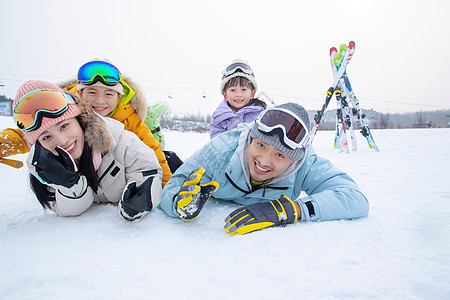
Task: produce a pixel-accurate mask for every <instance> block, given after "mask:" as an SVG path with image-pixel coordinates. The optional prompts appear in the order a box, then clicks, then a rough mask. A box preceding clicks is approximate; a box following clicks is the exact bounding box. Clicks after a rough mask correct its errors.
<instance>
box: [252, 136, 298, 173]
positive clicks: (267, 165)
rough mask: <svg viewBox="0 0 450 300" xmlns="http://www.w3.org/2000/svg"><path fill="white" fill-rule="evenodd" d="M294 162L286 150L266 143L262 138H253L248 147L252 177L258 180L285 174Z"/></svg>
mask: <svg viewBox="0 0 450 300" xmlns="http://www.w3.org/2000/svg"><path fill="white" fill-rule="evenodd" d="M293 162H294V160H293V159H292V158H290V157H289V156H288V155H287V154H285V153H284V152H282V151H280V150H278V149H276V148H275V147H273V146H270V145H268V144H266V143H264V142H263V141H261V140H258V139H253V140H252V142H251V143H250V147H249V149H248V163H249V168H250V177H251V178H252V179H254V180H256V181H260V182H261V181H266V180H267V179H270V178H274V177H276V176H278V175H281V174H283V173H284V172H285V171H286V170H287V168H289V166H290V165H291V164H292V163H293Z"/></svg>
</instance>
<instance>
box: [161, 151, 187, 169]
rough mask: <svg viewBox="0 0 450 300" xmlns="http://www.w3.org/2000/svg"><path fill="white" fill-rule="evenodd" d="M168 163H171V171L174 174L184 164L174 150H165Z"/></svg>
mask: <svg viewBox="0 0 450 300" xmlns="http://www.w3.org/2000/svg"><path fill="white" fill-rule="evenodd" d="M163 152H164V155H165V156H166V160H167V163H168V164H169V168H170V172H171V173H172V174H173V173H175V171H176V170H177V169H178V168H179V167H180V166H181V165H182V164H183V161H182V160H181V158H179V157H178V155H177V154H176V153H175V152H173V151H167V150H164V151H163Z"/></svg>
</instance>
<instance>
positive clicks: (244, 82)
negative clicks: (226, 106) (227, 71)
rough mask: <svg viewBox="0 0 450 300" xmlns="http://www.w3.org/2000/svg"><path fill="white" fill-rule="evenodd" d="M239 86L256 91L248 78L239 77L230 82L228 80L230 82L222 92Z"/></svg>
mask: <svg viewBox="0 0 450 300" xmlns="http://www.w3.org/2000/svg"><path fill="white" fill-rule="evenodd" d="M237 85H240V86H246V87H248V88H249V89H252V91H253V90H254V89H255V87H254V86H253V83H252V82H251V81H250V80H248V79H247V78H245V77H242V76H237V77H233V78H231V79H230V80H228V82H227V83H226V84H225V86H224V87H223V91H222V92H225V91H226V90H227V89H228V88H229V87H231V86H237Z"/></svg>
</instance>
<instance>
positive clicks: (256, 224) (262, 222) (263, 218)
mask: <svg viewBox="0 0 450 300" xmlns="http://www.w3.org/2000/svg"><path fill="white" fill-rule="evenodd" d="M298 217H299V212H298V210H297V207H296V205H295V203H294V202H293V201H292V200H291V199H289V198H288V197H286V196H281V197H280V198H279V199H277V200H272V201H268V202H264V203H255V204H250V205H247V206H244V207H241V208H238V209H236V210H235V211H233V212H232V213H231V214H229V215H228V217H227V218H226V219H225V222H226V224H225V226H224V228H225V231H226V232H227V233H229V234H231V235H235V234H237V233H238V234H246V233H248V232H252V231H255V230H259V229H263V228H267V227H271V226H276V225H286V224H290V223H295V222H297V220H298Z"/></svg>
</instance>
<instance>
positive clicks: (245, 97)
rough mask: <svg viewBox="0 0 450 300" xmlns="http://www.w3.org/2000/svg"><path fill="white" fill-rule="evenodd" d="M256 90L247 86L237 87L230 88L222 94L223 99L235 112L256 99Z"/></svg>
mask: <svg viewBox="0 0 450 300" xmlns="http://www.w3.org/2000/svg"><path fill="white" fill-rule="evenodd" d="M255 93H256V90H252V89H251V88H249V87H247V86H242V85H235V86H230V87H229V88H227V89H226V90H225V91H224V92H222V95H223V98H224V99H225V100H226V101H227V102H228V103H229V104H230V106H231V108H232V109H233V110H234V111H238V110H240V109H241V108H243V107H244V106H246V105H247V104H248V102H250V100H251V99H253V98H254V97H255Z"/></svg>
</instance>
